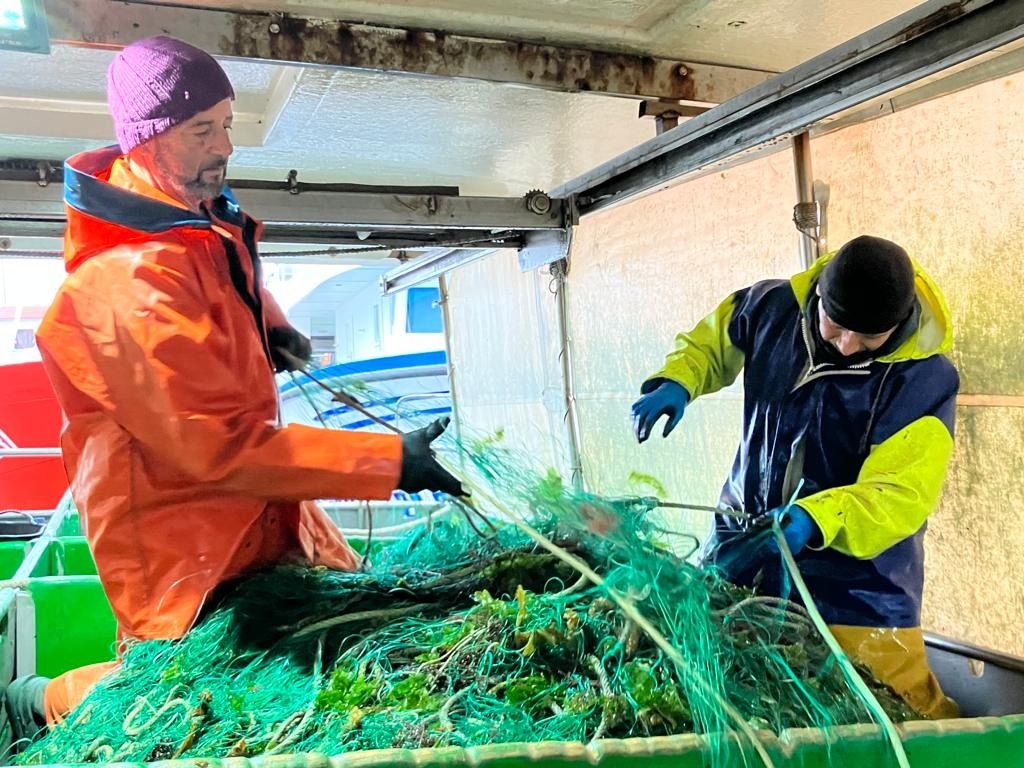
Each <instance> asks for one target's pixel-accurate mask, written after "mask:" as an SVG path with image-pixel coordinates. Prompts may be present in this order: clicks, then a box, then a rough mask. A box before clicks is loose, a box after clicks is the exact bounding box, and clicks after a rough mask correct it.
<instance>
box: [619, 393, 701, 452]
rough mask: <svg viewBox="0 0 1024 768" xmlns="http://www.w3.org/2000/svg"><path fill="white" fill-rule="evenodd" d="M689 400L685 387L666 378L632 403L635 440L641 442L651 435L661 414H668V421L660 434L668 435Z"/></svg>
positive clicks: (681, 415) (681, 416)
mask: <svg viewBox="0 0 1024 768" xmlns="http://www.w3.org/2000/svg"><path fill="white" fill-rule="evenodd" d="M689 402H690V393H689V392H687V391H686V388H685V387H683V385H682V384H678V383H677V382H674V381H669V380H667V379H666V380H664V381H662V382H661V384H659V385H658V386H657V387H656V388H655V389H653V390H651V391H650V392H648V393H647V394H646V395H644V396H643V397H641V398H640V399H639V400H637V401H636V402H635V403H633V432H634V434H635V435H636V439H637V442H639V443H642V442H644V441H645V440H647V438H648V437H650V436H651V430H652V429H654V425H655V424H656V423H657V421H658V419H660V418H661V417H662V416H668V421H667V422H666V423H665V430H664V431H663V432H662V433H661V436H662V437H668V435H669V433H670V432H671V431H672V430H673V429H675V428H676V424H678V423H679V420H680V419H681V418H683V411H685V410H686V406H687V404H688V403H689Z"/></svg>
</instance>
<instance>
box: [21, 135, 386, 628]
mask: <svg viewBox="0 0 1024 768" xmlns="http://www.w3.org/2000/svg"><path fill="white" fill-rule="evenodd" d="M65 203H66V207H67V215H68V227H67V232H66V234H65V259H66V263H67V270H68V272H69V275H68V277H67V279H66V280H65V282H64V284H63V286H62V287H61V289H60V291H59V292H58V294H57V298H56V299H55V300H54V302H53V305H52V306H51V307H50V309H49V311H48V312H47V314H46V317H45V319H44V320H43V323H42V325H41V326H40V328H39V331H38V334H37V335H38V342H39V347H40V349H41V351H42V355H43V363H44V365H45V366H46V370H47V373H48V374H49V376H50V380H51V381H52V383H53V386H54V389H55V390H56V392H57V397H58V399H59V400H60V403H61V406H62V407H63V409H64V412H65V414H66V416H67V424H66V426H65V430H64V433H63V436H62V440H61V444H62V448H63V453H64V462H65V466H66V469H67V472H68V478H69V480H70V482H71V490H72V494H73V495H74V499H75V502H76V504H77V506H78V508H79V510H80V513H81V515H82V516H83V520H84V525H85V533H86V535H87V536H88V539H89V545H90V548H91V550H92V553H93V556H94V557H95V560H96V568H97V571H98V572H99V576H100V579H101V580H102V582H103V587H104V589H105V591H106V593H107V597H108V598H109V599H110V602H111V605H112V606H113V609H114V614H115V615H116V617H117V620H118V623H119V628H120V631H121V635H122V636H126V637H136V638H146V639H149V638H174V637H180V636H181V635H182V634H184V633H185V632H186V631H187V630H188V629H189V627H190V626H191V625H192V623H193V622H194V621H195V619H196V617H197V616H198V614H199V612H200V610H201V608H202V606H203V603H204V601H205V600H206V598H207V597H208V596H209V595H210V593H211V592H212V591H213V590H214V589H216V588H217V586H219V585H220V584H222V583H224V582H225V581H227V580H229V579H231V578H234V577H236V576H238V575H240V574H242V573H245V572H246V571H249V570H252V569H254V568H258V567H261V566H264V565H269V564H272V563H277V562H281V561H282V560H286V559H291V558H295V559H299V558H304V559H305V560H307V561H309V562H310V563H313V564H322V565H327V566H329V567H332V568H337V569H352V568H354V567H355V566H356V564H357V559H356V556H355V554H354V553H353V551H352V549H351V548H350V547H349V546H348V544H347V543H346V542H345V541H344V539H343V538H342V537H341V535H340V534H339V533H338V532H337V529H336V528H335V527H334V526H333V525H332V524H331V522H330V520H329V519H327V517H326V515H325V514H324V513H323V511H322V510H320V509H319V508H318V507H317V506H316V505H315V504H314V503H312V502H309V501H305V500H307V499H316V498H349V499H384V498H387V497H388V496H389V495H390V493H391V491H392V490H393V489H394V488H395V486H396V485H397V483H398V477H399V471H400V466H401V442H400V439H399V438H398V437H397V436H396V435H377V434H369V433H367V434H363V433H355V432H342V431H336V430H326V429H318V428H313V427H305V426H286V427H282V426H279V424H278V402H277V389H276V386H275V383H274V376H273V371H272V368H271V363H270V361H269V355H268V349H267V341H266V338H267V334H266V331H267V328H270V327H275V326H279V325H284V324H285V323H286V321H285V318H284V315H283V313H282V312H281V309H280V307H278V306H277V304H276V303H275V302H274V300H273V299H272V298H271V296H270V295H269V293H267V292H266V291H265V290H264V289H263V287H262V285H261V280H260V265H259V259H258V257H257V255H256V245H255V244H256V241H257V240H258V239H259V234H260V225H259V224H258V223H257V222H256V221H255V220H254V219H252V218H250V217H249V216H246V215H245V214H243V213H242V212H241V211H240V210H239V209H238V206H237V205H236V204H235V203H234V201H233V199H232V198H231V196H230V194H227V195H225V196H224V197H221V198H219V199H218V200H217V201H215V202H214V203H213V205H212V206H211V210H210V212H209V214H210V215H209V217H206V216H200V215H197V214H195V213H193V212H190V211H188V210H185V209H183V208H182V207H180V205H179V204H178V203H176V202H175V201H174V200H173V199H171V198H169V197H167V196H166V195H164V194H162V193H161V192H159V191H158V190H156V189H154V188H153V187H151V186H149V185H148V184H146V183H145V182H144V181H142V180H141V179H139V178H138V177H137V176H134V175H133V174H132V173H131V171H130V170H129V168H128V165H127V163H126V162H125V161H124V159H123V158H121V157H120V153H119V151H118V150H117V148H116V147H113V148H110V149H104V150H97V151H92V152H85V153H82V154H80V155H77V156H75V157H73V158H71V159H70V160H68V162H67V164H66V167H65Z"/></svg>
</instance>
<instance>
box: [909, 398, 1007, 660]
mask: <svg viewBox="0 0 1024 768" xmlns="http://www.w3.org/2000/svg"><path fill="white" fill-rule="evenodd" d="M1022 477H1024V408H960V409H959V413H958V415H957V446H956V455H955V457H954V460H953V466H952V469H951V471H950V474H949V480H948V481H947V483H946V493H945V497H944V498H943V502H942V506H941V507H940V509H939V511H938V512H937V513H936V514H935V515H934V516H933V518H932V522H931V524H930V528H929V531H928V537H927V539H926V548H927V575H928V583H927V588H926V590H925V601H924V618H923V622H922V623H923V624H924V626H925V628H927V629H931V630H933V631H935V632H939V633H941V634H944V635H949V636H951V637H954V638H957V639H960V640H966V641H969V642H974V643H977V644H979V645H985V646H990V647H995V648H998V649H999V650H1002V651H1006V652H1008V653H1013V654H1017V655H1020V656H1024V632H1021V627H1024V557H1022V556H1021V552H1024V531H1022V525H1024V517H1022V514H1021V510H1024V485H1022V484H1021V478H1022Z"/></svg>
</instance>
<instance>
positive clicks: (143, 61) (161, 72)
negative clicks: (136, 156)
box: [107, 35, 235, 152]
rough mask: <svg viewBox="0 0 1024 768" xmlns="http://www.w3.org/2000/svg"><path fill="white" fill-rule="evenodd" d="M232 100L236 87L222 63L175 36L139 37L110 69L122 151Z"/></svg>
mask: <svg viewBox="0 0 1024 768" xmlns="http://www.w3.org/2000/svg"><path fill="white" fill-rule="evenodd" d="M228 98H230V99H233V98H235V91H234V89H232V87H231V83H230V81H229V80H228V76H227V75H226V74H224V70H223V69H221V68H220V64H218V63H217V61H216V60H215V59H214V58H213V57H212V56H211V55H210V54H208V53H206V52H205V51H201V50H199V49H198V48H196V47H195V46H192V45H189V44H188V43H185V42H182V41H181V40H176V39H174V38H173V37H165V36H163V35H160V36H158V37H147V38H145V39H143V40H137V41H136V42H134V43H132V44H131V45H129V46H128V47H127V48H125V49H124V50H122V51H121V52H120V53H118V54H117V56H116V57H114V60H113V61H112V62H111V63H110V67H109V69H107V103H108V104H109V105H110V114H111V115H112V116H113V118H114V127H115V129H116V130H117V141H118V143H119V144H120V145H121V151H122V152H128V151H129V150H131V149H133V148H135V147H137V146H138V145H139V144H142V143H143V142H144V141H147V140H149V139H151V138H153V137H154V136H156V135H157V134H158V133H163V132H164V131H166V130H167V129H168V128H171V127H173V126H175V125H178V124H179V123H183V122H185V121H186V120H188V119H190V118H192V117H194V116H195V115H197V114H199V113H200V112H202V111H203V110H206V109H209V108H210V107H212V106H214V105H215V104H217V103H218V102H220V101H223V100H224V99H228Z"/></svg>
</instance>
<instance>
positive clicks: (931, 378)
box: [892, 354, 960, 388]
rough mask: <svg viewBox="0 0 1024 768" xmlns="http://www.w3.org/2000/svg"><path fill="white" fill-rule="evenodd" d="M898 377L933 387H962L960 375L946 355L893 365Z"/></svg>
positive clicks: (931, 356) (930, 356) (935, 355)
mask: <svg viewBox="0 0 1024 768" xmlns="http://www.w3.org/2000/svg"><path fill="white" fill-rule="evenodd" d="M892 365H893V367H894V368H895V374H896V376H898V377H900V378H902V379H904V380H906V381H908V382H913V383H916V382H922V383H925V382H927V383H928V384H929V385H931V386H945V387H955V388H959V386H960V374H959V373H958V372H957V370H956V366H955V365H953V361H952V360H950V359H949V358H948V357H946V356H945V355H940V354H934V355H929V356H928V357H923V358H919V359H916V360H903V361H900V362H896V363H892Z"/></svg>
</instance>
